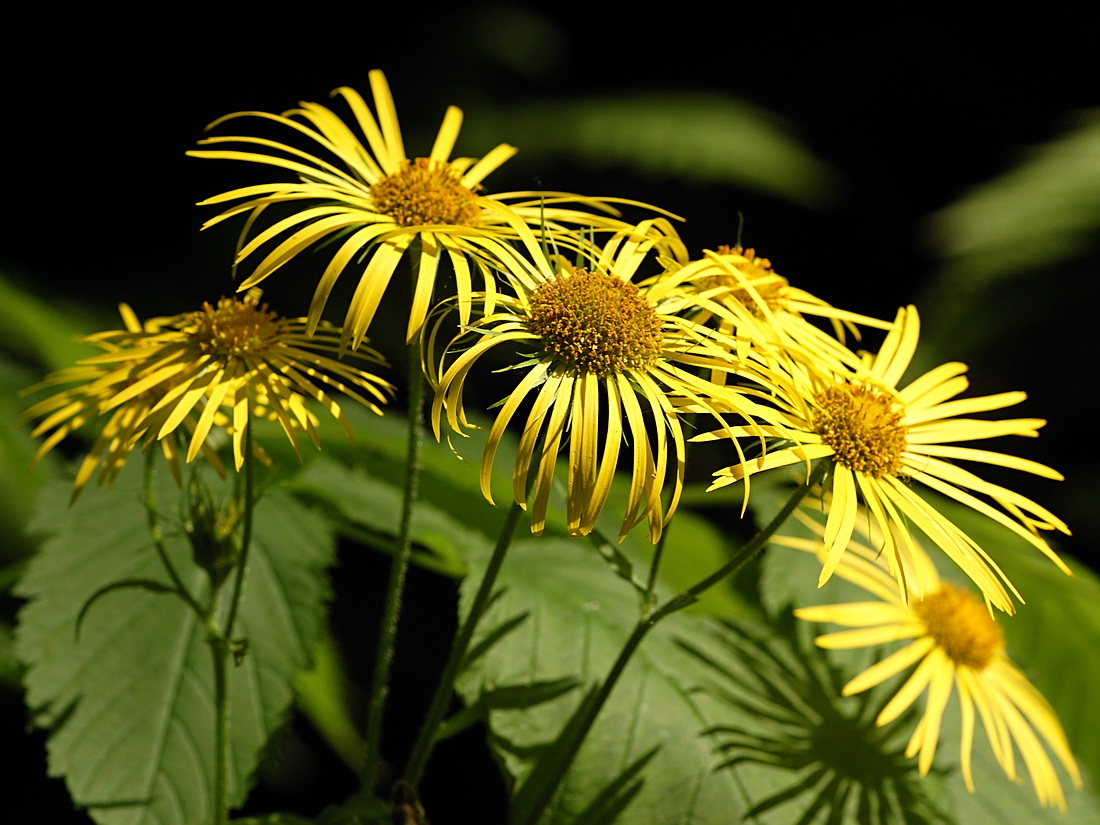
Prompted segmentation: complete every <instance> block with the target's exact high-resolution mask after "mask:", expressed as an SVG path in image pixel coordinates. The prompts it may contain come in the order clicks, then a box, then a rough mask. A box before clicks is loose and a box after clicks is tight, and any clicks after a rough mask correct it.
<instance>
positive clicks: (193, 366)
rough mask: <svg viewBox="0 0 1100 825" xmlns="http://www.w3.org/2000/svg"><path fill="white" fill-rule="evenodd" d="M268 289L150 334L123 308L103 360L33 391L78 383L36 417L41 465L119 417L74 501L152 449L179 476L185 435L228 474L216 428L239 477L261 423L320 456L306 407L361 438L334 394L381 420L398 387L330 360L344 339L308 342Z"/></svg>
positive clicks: (323, 335)
mask: <svg viewBox="0 0 1100 825" xmlns="http://www.w3.org/2000/svg"><path fill="white" fill-rule="evenodd" d="M259 298H260V293H259V290H252V291H251V292H249V293H248V295H246V296H245V297H244V299H243V300H242V299H238V298H222V299H221V300H220V301H218V304H217V306H216V307H215V306H211V305H210V304H209V303H207V304H204V305H203V308H202V309H201V310H199V311H197V312H187V313H183V314H181V315H176V316H174V317H165V318H153V319H150V320H148V321H146V322H145V323H144V324H142V323H141V322H140V321H139V320H138V319H137V317H136V316H135V315H134V313H133V311H132V310H131V309H130V308H129V307H128V306H126V305H125V304H123V305H122V306H121V307H120V308H119V309H120V313H121V315H122V320H123V323H124V325H125V327H126V328H125V329H124V330H111V331H107V332H100V333H97V334H95V335H90V336H88V337H86V338H85V340H86V341H88V342H89V343H92V344H95V345H96V346H98V347H100V348H102V349H103V350H104V351H103V352H102V353H101V354H99V355H95V356H92V357H90V358H86V359H84V360H82V361H80V362H78V364H77V365H76V366H74V367H70V368H68V369H63V370H59V371H58V372H55V373H53V374H52V375H50V376H48V377H47V378H46V379H45V380H44V381H43V382H42V383H40V384H38V385H36V386H35V387H31V388H30V389H29V390H27V392H32V391H35V390H39V389H44V388H47V387H57V386H61V385H66V384H76V386H71V387H69V388H68V389H64V390H62V391H61V392H59V393H57V394H55V395H52V396H50V397H48V398H45V399H43V400H42V401H39V402H38V403H36V404H34V405H33V406H31V407H30V408H28V409H27V410H26V411H25V412H24V413H23V414H22V416H21V417H20V420H21V421H33V420H36V419H41V420H40V421H39V423H38V424H37V426H36V427H35V429H34V431H33V433H32V435H34V436H35V437H37V436H42V435H45V436H46V438H45V440H44V441H43V442H42V445H41V446H40V447H39V449H38V452H37V453H36V455H35V458H34V460H35V461H38V460H39V459H41V457H42V456H43V455H45V454H46V453H47V452H49V451H50V450H51V449H53V448H54V447H55V446H56V445H57V444H58V443H59V442H60V441H61V440H62V439H63V438H65V437H66V436H67V435H69V434H70V433H72V432H74V431H76V430H78V429H80V428H81V427H83V426H84V425H85V424H87V423H89V422H91V421H93V420H94V419H97V418H100V417H103V416H108V418H107V422H106V424H105V425H104V427H103V429H102V431H101V432H100V433H99V435H98V437H97V438H96V440H95V443H94V445H93V446H92V449H91V451H90V452H89V453H88V455H87V456H86V457H85V459H84V461H83V463H82V464H81V466H80V468H79V470H78V471H77V475H76V481H75V483H74V492H73V496H74V498H75V497H76V495H78V494H79V492H80V490H81V489H82V488H83V487H84V485H85V484H86V483H87V482H88V480H89V479H90V478H91V476H92V475H93V474H94V473H95V471H96V468H97V467H98V468H100V474H99V482H100V483H101V484H110V483H111V482H112V481H113V480H114V478H115V477H116V476H117V475H118V472H119V471H120V470H121V469H122V466H123V465H124V464H125V462H126V459H127V458H128V457H129V454H130V453H131V451H133V449H134V448H135V447H136V446H137V445H138V444H139V443H141V442H143V448H147V447H148V446H149V445H151V444H152V443H153V442H154V441H159V442H160V444H161V445H162V449H163V451H164V454H165V456H166V457H167V458H168V459H169V464H170V466H171V467H172V468H173V471H174V473H175V474H176V476H177V479H178V477H179V445H178V443H177V440H176V439H177V436H178V431H179V428H180V427H181V426H182V427H183V428H184V429H185V430H186V431H187V432H188V434H189V436H190V444H189V446H188V449H187V454H186V460H187V461H188V462H190V461H191V460H193V459H194V458H195V456H196V455H198V453H199V451H200V450H201V451H203V452H204V454H205V455H206V456H207V457H208V458H209V459H210V460H211V461H212V462H213V463H214V464H215V466H220V463H219V462H218V459H217V456H216V455H215V454H214V452H213V451H212V450H211V449H210V447H209V446H208V443H207V436H209V435H210V432H211V430H212V429H214V428H220V429H223V430H225V431H226V432H227V433H229V434H230V435H231V436H232V439H233V455H234V460H235V463H236V466H237V469H238V470H239V469H240V468H241V466H242V464H243V461H244V453H243V446H242V445H243V434H244V431H245V428H246V427H247V426H248V423H249V419H250V417H251V416H253V415H261V416H263V417H265V418H270V419H273V420H275V421H278V422H279V424H280V425H281V427H282V429H283V431H284V432H285V433H286V436H287V438H288V439H290V443H291V444H292V445H293V446H294V449H295V451H296V452H299V456H300V455H301V453H300V451H299V444H298V437H299V433H305V434H306V435H307V436H308V437H309V439H310V440H311V441H312V442H313V444H314V446H317V447H319V446H320V444H319V441H318V438H317V432H316V429H315V425H316V424H317V422H318V419H317V417H316V416H315V415H314V414H313V413H312V412H311V411H310V410H309V409H308V408H307V407H306V400H307V399H309V398H312V399H314V400H316V401H318V402H319V403H320V404H321V405H322V406H323V407H324V408H325V409H327V410H328V412H329V413H330V414H331V415H332V416H333V417H334V418H335V419H336V420H338V421H339V422H340V423H341V424H342V425H343V427H344V430H345V432H346V433H347V435H348V437H349V438H350V437H351V428H350V426H349V424H348V422H347V418H346V416H345V415H344V413H343V411H342V410H341V408H340V405H339V404H338V403H337V402H336V400H335V399H334V398H332V397H331V396H330V395H329V392H328V391H329V390H336V391H337V392H341V393H344V394H345V395H347V396H348V397H350V398H352V399H354V400H355V401H357V402H359V403H361V404H363V405H365V406H366V407H367V408H368V409H371V410H373V411H374V412H376V413H378V414H381V409H379V407H378V405H377V403H376V402H378V403H384V402H385V401H386V397H387V395H388V394H390V393H392V389H393V388H392V387H391V386H390V385H389V384H388V383H387V382H386V381H384V380H382V379H381V378H378V377H377V376H375V375H372V374H371V373H369V372H366V371H365V370H363V369H360V368H358V367H355V366H352V365H351V364H350V363H347V362H345V361H339V360H336V359H335V358H332V357H330V356H329V355H327V354H326V353H332V354H335V353H337V352H338V351H339V348H340V345H339V337H340V333H339V330H336V329H334V328H331V327H327V326H325V327H321V328H320V329H318V330H317V332H316V334H315V335H314V336H309V335H307V334H306V321H305V319H304V318H299V319H296V320H291V319H287V318H281V317H279V316H277V315H276V314H275V313H274V312H271V311H270V310H268V308H267V305H266V304H264V305H260V304H259ZM351 357H353V358H356V359H358V360H360V361H362V362H367V363H373V364H384V363H385V362H384V360H383V359H382V356H381V355H379V354H378V353H376V352H374V351H373V350H371V349H369V348H363V349H361V350H360V351H359V352H358V353H356V354H354V355H353V356H351Z"/></svg>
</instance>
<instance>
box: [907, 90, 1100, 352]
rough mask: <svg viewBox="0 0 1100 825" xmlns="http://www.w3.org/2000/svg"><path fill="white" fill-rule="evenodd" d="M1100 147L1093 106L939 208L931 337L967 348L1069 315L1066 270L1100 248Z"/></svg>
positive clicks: (931, 231)
mask: <svg viewBox="0 0 1100 825" xmlns="http://www.w3.org/2000/svg"><path fill="white" fill-rule="evenodd" d="M1098 156H1100V110H1093V111H1090V112H1086V113H1084V115H1083V116H1082V117H1081V119H1080V121H1079V122H1078V123H1076V124H1074V127H1073V128H1072V129H1070V130H1068V131H1067V132H1066V133H1065V134H1063V135H1060V136H1058V137H1056V138H1054V139H1053V140H1051V141H1049V142H1048V143H1046V144H1043V145H1041V146H1037V147H1034V148H1032V149H1030V150H1028V151H1027V152H1026V153H1024V154H1023V157H1022V158H1021V159H1020V161H1019V162H1018V163H1017V164H1016V166H1015V167H1014V168H1012V169H1010V170H1008V171H1006V172H1005V173H1003V174H1002V175H1000V176H998V177H996V178H994V179H992V180H989V181H986V182H985V183H982V184H981V185H979V186H976V187H975V188H974V189H972V190H971V191H970V192H968V193H967V194H965V195H964V196H963V197H961V198H959V199H958V200H957V201H956V202H955V203H953V204H951V205H949V206H947V207H945V208H944V209H942V210H940V211H939V212H936V213H935V214H933V215H932V216H930V218H929V219H928V221H927V225H926V233H927V235H928V236H929V246H930V248H931V249H933V250H935V251H936V252H938V253H939V255H940V256H941V259H942V261H943V264H942V267H941V270H940V272H939V274H938V275H937V277H936V279H935V280H934V281H932V282H931V283H930V284H929V285H928V286H927V287H926V289H925V292H924V296H923V298H922V300H921V301H920V303H921V304H922V305H926V306H929V307H934V308H935V310H936V312H935V314H934V315H930V316H929V319H928V320H929V323H928V324H927V325H926V334H925V335H924V336H923V338H924V344H925V346H934V347H935V348H936V350H937V351H939V352H941V353H944V354H946V355H947V356H948V357H950V358H958V357H960V356H962V355H965V354H966V353H972V352H974V351H988V349H989V348H990V347H991V346H995V345H996V343H997V342H998V341H1001V340H1006V339H1009V338H1011V337H1014V336H1016V335H1018V334H1019V328H1020V322H1021V319H1029V320H1030V322H1031V323H1033V324H1034V323H1036V320H1035V319H1036V318H1037V317H1043V316H1046V317H1047V318H1048V319H1049V321H1050V323H1062V321H1061V320H1058V321H1055V320H1054V319H1055V318H1059V319H1060V318H1061V314H1062V313H1061V312H1060V308H1064V307H1065V306H1066V304H1065V303H1061V304H1060V303H1058V299H1059V298H1063V299H1064V297H1065V296H1066V295H1075V294H1076V291H1075V289H1074V288H1073V286H1072V285H1066V284H1063V283H1061V280H1062V279H1063V277H1064V276H1063V274H1062V273H1058V272H1057V270H1058V268H1059V267H1061V268H1064V267H1065V265H1066V264H1067V263H1069V262H1071V261H1073V260H1075V259H1077V258H1080V257H1082V256H1084V255H1085V254H1087V253H1088V252H1090V251H1091V250H1093V249H1095V248H1096V238H1097V229H1098V228H1100V163H1097V157H1098ZM1052 277H1055V278H1057V279H1058V280H1057V281H1056V283H1058V285H1059V287H1060V288H1052V285H1051V278H1052ZM1083 277H1087V276H1083ZM1056 313H1057V314H1056Z"/></svg>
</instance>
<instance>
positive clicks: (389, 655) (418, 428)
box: [361, 342, 424, 794]
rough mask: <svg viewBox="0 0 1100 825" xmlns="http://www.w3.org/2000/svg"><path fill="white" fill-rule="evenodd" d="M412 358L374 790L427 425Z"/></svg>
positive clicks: (372, 739) (367, 783) (369, 751)
mask: <svg viewBox="0 0 1100 825" xmlns="http://www.w3.org/2000/svg"><path fill="white" fill-rule="evenodd" d="M408 357H409V409H408V416H409V420H408V430H407V433H408V448H407V454H406V459H405V487H404V498H403V504H402V507H401V524H400V527H399V533H398V537H397V547H396V553H395V555H394V559H393V564H392V565H391V567H390V578H389V584H388V586H387V588H386V600H385V605H384V606H383V608H382V624H381V628H380V630H379V633H378V647H377V654H376V656H375V663H374V676H373V678H372V680H371V690H370V703H369V706H368V712H367V730H366V762H365V763H364V766H363V777H362V783H361V788H362V790H363V791H364V792H366V793H368V794H369V793H371V792H372V791H374V789H375V785H376V784H377V782H378V768H379V760H380V758H381V749H382V719H383V716H384V714H385V708H386V696H387V693H388V692H389V677H390V668H391V665H392V664H393V655H394V641H395V639H396V636H397V621H398V617H399V614H400V612H401V595H402V592H403V590H404V587H405V576H406V574H407V572H408V569H409V558H410V557H411V556H412V517H413V510H414V509H415V507H416V500H417V498H418V496H419V491H420V453H421V448H422V446H423V443H424V426H423V422H422V420H421V415H422V408H423V406H424V372H423V370H422V369H421V367H420V344H419V342H414V343H412V344H409V346H408Z"/></svg>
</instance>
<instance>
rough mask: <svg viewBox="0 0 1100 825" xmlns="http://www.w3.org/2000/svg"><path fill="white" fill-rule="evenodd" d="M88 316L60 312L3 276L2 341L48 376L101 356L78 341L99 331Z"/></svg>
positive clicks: (75, 311)
mask: <svg viewBox="0 0 1100 825" xmlns="http://www.w3.org/2000/svg"><path fill="white" fill-rule="evenodd" d="M78 316H79V317H78ZM86 316H87V313H86V312H84V311H82V310H78V309H75V308H74V309H72V310H70V311H68V312H65V311H59V310H58V307H57V302H56V301H46V300H43V299H40V298H38V297H36V296H34V295H32V294H31V293H30V292H27V291H25V290H22V289H20V288H19V287H18V286H16V284H15V283H13V282H12V281H10V280H8V279H7V278H5V277H2V276H0V341H3V344H4V348H5V349H7V350H8V351H12V352H15V353H17V354H18V355H19V356H21V357H22V358H24V359H26V360H30V361H34V362H36V363H37V364H39V365H40V366H41V367H42V369H43V371H44V372H50V371H52V370H58V369H62V368H63V367H68V366H71V365H72V364H73V363H75V362H76V360H77V359H78V358H86V357H87V356H89V355H93V354H94V353H96V352H99V350H98V349H97V348H96V347H93V346H91V345H90V344H84V343H79V342H78V341H77V340H76V339H77V338H78V337H79V336H82V335H86V334H88V332H90V331H91V330H92V329H94V327H95V324H94V322H93V321H92V320H90V319H89V318H87V317H86ZM116 321H117V316H116ZM120 326H121V323H120Z"/></svg>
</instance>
